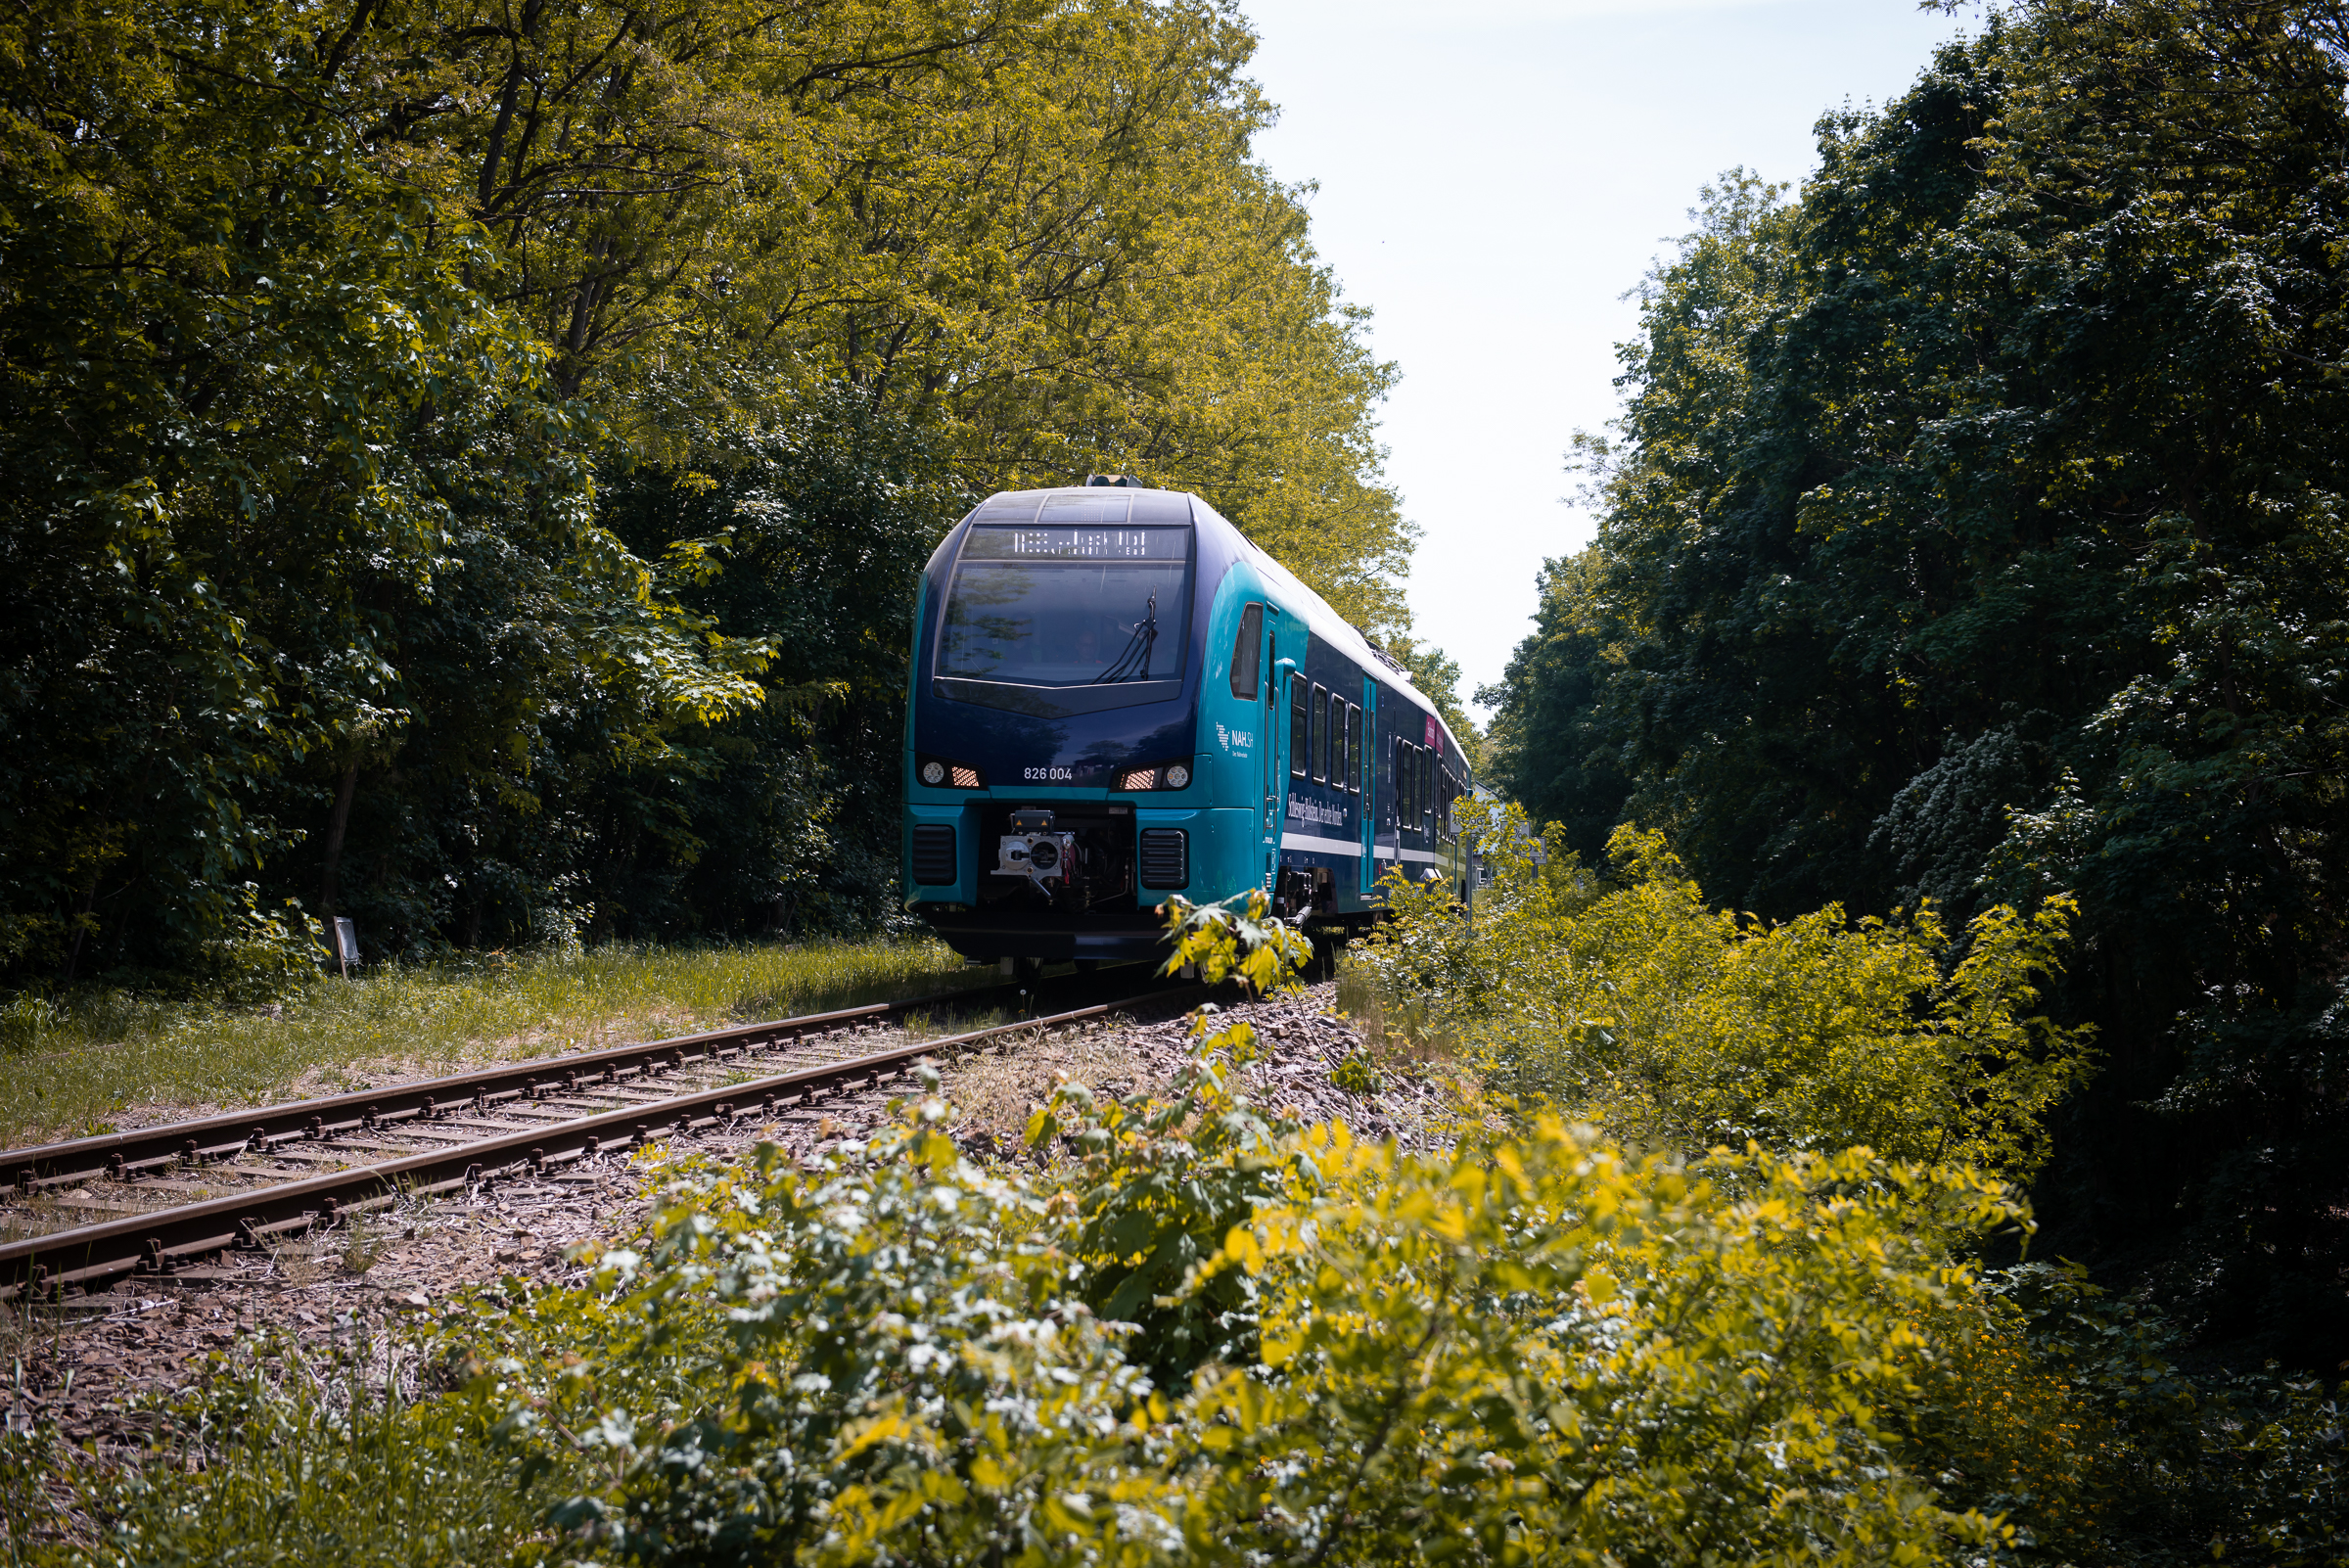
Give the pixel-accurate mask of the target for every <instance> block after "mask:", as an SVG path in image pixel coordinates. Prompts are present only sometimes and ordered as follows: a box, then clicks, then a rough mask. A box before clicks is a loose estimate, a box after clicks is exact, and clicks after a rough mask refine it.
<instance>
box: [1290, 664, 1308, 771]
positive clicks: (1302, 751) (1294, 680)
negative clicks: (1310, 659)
mask: <svg viewBox="0 0 2349 1568" xmlns="http://www.w3.org/2000/svg"><path fill="white" fill-rule="evenodd" d="M1310 711H1311V709H1310V699H1309V696H1308V691H1307V687H1306V682H1305V677H1304V676H1303V675H1291V676H1290V677H1289V771H1290V772H1291V773H1293V774H1295V775H1296V776H1297V777H1299V778H1304V777H1306V776H1307V775H1308V774H1310V773H1311V772H1312V771H1313V761H1312V758H1313V723H1312V721H1311V720H1310V719H1308V718H1307V717H1306V715H1307V714H1308V713H1309V712H1310Z"/></svg>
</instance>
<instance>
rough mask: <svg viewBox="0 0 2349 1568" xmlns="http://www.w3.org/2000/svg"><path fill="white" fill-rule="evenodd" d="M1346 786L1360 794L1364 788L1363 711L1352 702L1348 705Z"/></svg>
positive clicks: (1350, 790)
mask: <svg viewBox="0 0 2349 1568" xmlns="http://www.w3.org/2000/svg"><path fill="white" fill-rule="evenodd" d="M1345 771H1346V788H1347V790H1348V791H1349V792H1351V793H1354V794H1359V793H1360V792H1361V788H1362V711H1361V710H1360V709H1359V708H1357V707H1355V706H1354V704H1352V703H1348V704H1347V705H1346V769H1345Z"/></svg>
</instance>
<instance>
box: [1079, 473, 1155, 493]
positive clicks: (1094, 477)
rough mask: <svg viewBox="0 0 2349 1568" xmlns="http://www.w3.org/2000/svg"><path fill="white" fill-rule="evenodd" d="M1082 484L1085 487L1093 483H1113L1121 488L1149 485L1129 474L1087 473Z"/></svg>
mask: <svg viewBox="0 0 2349 1568" xmlns="http://www.w3.org/2000/svg"><path fill="white" fill-rule="evenodd" d="M1084 484H1085V487H1086V488H1087V489H1090V488H1091V487H1092V486H1093V485H1095V484H1108V485H1113V486H1115V487H1116V488H1118V489H1121V490H1146V489H1148V488H1149V487H1150V486H1149V485H1147V484H1143V483H1142V482H1141V481H1140V480H1138V479H1135V478H1134V477H1133V476H1132V475H1131V474H1087V475H1086V476H1085V477H1084Z"/></svg>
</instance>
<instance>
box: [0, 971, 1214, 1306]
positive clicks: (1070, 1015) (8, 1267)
mask: <svg viewBox="0 0 2349 1568" xmlns="http://www.w3.org/2000/svg"><path fill="white" fill-rule="evenodd" d="M1145 973H1146V971H1145ZM1136 978H1138V977H1136ZM1114 984H1115V983H1114V982H1113V985H1114ZM1098 987H1099V983H1098V982H1095V983H1092V984H1091V985H1088V986H1085V987H1084V988H1083V989H1084V990H1087V991H1092V990H1096V989H1097V988H1098ZM1071 989H1074V983H1073V984H1072V988H1071ZM1204 994H1205V992H1204V991H1203V990H1202V989H1201V988H1199V987H1196V986H1181V987H1175V988H1172V989H1160V990H1155V991H1139V992H1134V993H1133V994H1129V995H1112V996H1110V997H1109V998H1108V999H1105V1000H1103V1001H1099V1002H1095V1003H1092V1004H1089V1005H1085V1006H1080V1007H1076V1008H1071V1009H1064V1010H1062V1011H1059V1012H1056V1013H1053V1014H1050V1015H1047V1016H1042V1017H1036V1018H1026V1019H1021V1020H1018V1021H1015V1022H1012V1023H1007V1024H996V1025H990V1026H989V1027H987V1028H984V1029H975V1030H968V1031H964V1032H962V1033H959V1034H952V1035H946V1036H943V1037H938V1038H923V1039H914V1038H906V1036H905V1032H904V1031H905V1026H906V1025H907V1024H909V1023H910V1022H911V1021H912V1019H914V1018H915V1017H916V1016H919V1015H921V1014H924V1013H926V1012H929V1011H932V1010H935V1009H938V1008H941V1007H962V1008H968V1007H971V1006H972V1005H974V1004H978V1005H985V1004H986V1003H987V1002H988V1001H989V1000H990V999H993V993H992V992H990V991H982V992H964V993H961V994H959V995H950V996H944V997H924V998H918V999H915V1000H910V1001H903V1002H877V1003H873V1004H870V1005H868V1006H863V1007H852V1008H846V1009H843V1010H840V1011H836V1012H828V1013H815V1014H808V1015H806V1016H803V1017H798V1018H785V1019H777V1020H773V1021H771V1022H767V1023H759V1024H746V1025H742V1026H739V1027H737V1028H733V1029H722V1030H714V1031H711V1032H709V1033H706V1034H700V1035H687V1036H681V1037H678V1038H672V1039H661V1040H648V1041H644V1042H642V1043H639V1044H634V1045H622V1046H616V1047H613V1048H611V1049H607V1050H598V1051H582V1052H578V1053H575V1054H573V1055H569V1056H559V1057H549V1058H545V1059H541V1060H537V1061H530V1062H521V1063H505V1064H500V1065H499V1066H496V1067H490V1068H484V1069H481V1070H479V1071H476V1072H471V1073H459V1074H454V1075H451V1076H449V1077H445V1078H438V1079H432V1080H427V1081H423V1082H419V1083H412V1084H397V1085H393V1086H391V1087H387V1088H381V1089H367V1090H363V1091H360V1092H358V1093H353V1094H341V1095H334V1096H331V1097H327V1098H323V1099H312V1100H303V1101H297V1102H293V1103H289V1104H285V1105H276V1106H269V1107H266V1108H263V1109H260V1110H255V1111H250V1112H240V1113H235V1114H231V1115H225V1116H214V1117H207V1118H204V1119H202V1120H199V1121H192V1122H182V1123H174V1124H167V1125H162V1126H158V1127H153V1128H145V1129H140V1130H133V1131H129V1132H116V1133H110V1134H107V1135H105V1136H101V1137H92V1138H77V1139H74V1140H72V1141H69V1142H65V1143H52V1144H45V1145H42V1146H40V1147H37V1148H27V1149H18V1150H11V1151H8V1152H6V1153H0V1173H5V1174H6V1175H7V1176H9V1177H11V1178H13V1183H14V1184H13V1187H12V1188H10V1189H9V1190H8V1191H7V1193H6V1194H5V1203H4V1204H0V1223H4V1224H7V1225H9V1226H10V1227H11V1228H13V1229H15V1230H16V1231H17V1232H18V1239H14V1240H9V1241H6V1242H4V1243H0V1301H6V1300H15V1299H22V1298H26V1297H29V1298H32V1299H38V1300H52V1301H54V1300H60V1299H63V1298H64V1297H65V1296H67V1295H69V1294H70V1293H73V1292H88V1291H93V1290H98V1289H104V1288H108V1287H110V1286H111V1285H112V1284H113V1283H114V1281H115V1280H116V1279H117V1278H120V1277H122V1276H125V1275H147V1276H152V1277H155V1278H157V1279H159V1280H160V1279H161V1278H166V1277H174V1276H176V1277H178V1278H180V1279H182V1280H186V1281H194V1280H197V1279H200V1278H202V1277H204V1268H203V1260H205V1259H207V1258H209V1257H212V1256H214V1255H217V1254H220V1253H223V1252H232V1251H245V1250H253V1249H258V1248H263V1247H267V1246H269V1245H272V1244H274V1243H275V1242H277V1241H279V1240H281V1239H286V1238H289V1237H291V1236H293V1235H296V1234H299V1233H303V1232H306V1231H309V1230H311V1229H312V1228H314V1227H317V1226H321V1225H325V1226H333V1225H337V1224H340V1223H342V1222H344V1221H345V1218H347V1217H349V1216H351V1215H354V1214H358V1213H363V1212H365V1211H367V1210H369V1209H373V1208H379V1207H382V1206H385V1205H388V1204H391V1203H395V1202H398V1201H401V1200H402V1199H413V1198H421V1197H431V1196H436V1195H439V1194H443V1193H451V1192H458V1191H471V1190H473V1189H475V1188H478V1187H480V1186H482V1185H484V1184H485V1183H490V1182H494V1181H497V1180H500V1179H502V1178H505V1177H507V1176H515V1175H520V1174H524V1173H529V1174H531V1175H534V1176H549V1175H554V1174H556V1173H559V1172H561V1171H562V1170H563V1169H565V1168H567V1167H572V1168H576V1167H578V1166H579V1165H580V1164H581V1163H582V1162H597V1161H602V1160H606V1159H611V1158H614V1157H616V1156H619V1157H624V1155H625V1154H626V1153H627V1152H628V1151H629V1150H632V1149H634V1148H636V1147H638V1146H640V1145H642V1144H644V1143H647V1142H650V1141H655V1140H659V1139H664V1138H668V1137H674V1136H679V1135H686V1134H691V1133H695V1132H702V1131H708V1130H713V1129H717V1130H723V1129H726V1128H730V1127H733V1126H737V1125H753V1126H755V1125H758V1123H759V1122H760V1120H761V1119H772V1118H774V1117H775V1116H777V1115H779V1114H787V1113H788V1111H789V1110H790V1109H792V1108H795V1107H812V1106H814V1105H816V1104H818V1103H819V1102H821V1101H822V1100H824V1099H826V1098H829V1097H831V1096H833V1095H836V1094H838V1093H841V1092H843V1091H845V1090H849V1089H852V1088H855V1087H858V1086H862V1085H868V1084H869V1085H877V1084H881V1083H883V1082H885V1081H887V1080H889V1079H893V1078H896V1077H898V1076H899V1075H902V1074H906V1073H909V1072H910V1071H911V1070H912V1069H913V1068H914V1067H915V1066H917V1065H918V1064H920V1063H921V1062H922V1061H923V1060H925V1059H927V1058H932V1057H938V1058H951V1057H953V1056H955V1055H958V1054H961V1053H963V1052H965V1051H971V1050H980V1049H986V1048H988V1047H990V1045H1003V1044H1006V1043H1007V1042H1010V1041H1012V1040H1013V1039H1014V1038H1016V1037H1017V1036H1019V1035H1020V1034H1021V1033H1023V1032H1025V1031H1031V1030H1038V1029H1048V1028H1052V1027H1056V1026H1061V1025H1068V1024H1075V1023H1080V1022H1082V1021H1084V1020H1087V1019H1093V1018H1100V1017H1104V1016H1106V1015H1108V1014H1110V1013H1114V1012H1125V1011H1130V1010H1135V1009H1139V1008H1143V1007H1149V1006H1154V1005H1163V1004H1170V1003H1173V1002H1175V1001H1178V1000H1189V999H1194V998H1196V997H1199V996H1202V995H1204ZM1063 999H1064V1000H1073V999H1077V998H1076V997H1075V996H1070V995H1068V994H1066V992H1064V994H1063ZM859 1046H863V1047H868V1048H862V1049H859V1048H858V1047H859ZM872 1047H877V1048H872ZM844 1049H846V1050H847V1051H848V1053H849V1054H846V1055H843V1054H841V1053H842V1051H843V1050H844ZM305 1173H306V1174H305ZM27 1230H29V1231H31V1232H32V1233H30V1234H25V1233H24V1232H26V1231H27Z"/></svg>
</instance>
